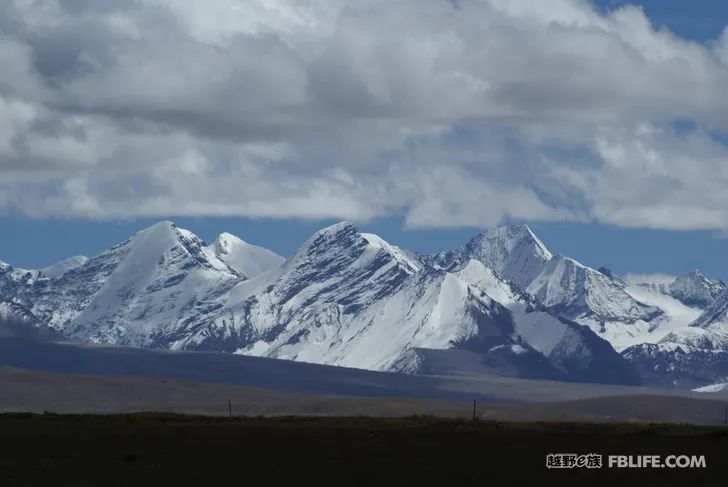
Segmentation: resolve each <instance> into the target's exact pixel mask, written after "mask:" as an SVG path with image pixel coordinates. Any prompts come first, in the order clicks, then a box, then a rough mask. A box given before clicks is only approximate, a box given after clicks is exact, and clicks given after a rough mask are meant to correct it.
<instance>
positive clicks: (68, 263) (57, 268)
mask: <svg viewBox="0 0 728 487" xmlns="http://www.w3.org/2000/svg"><path fill="white" fill-rule="evenodd" d="M86 262H88V257H86V256H84V255H75V256H73V257H69V258H68V259H64V260H62V261H60V262H57V263H55V264H53V265H51V266H48V267H45V268H43V269H41V271H40V272H41V274H42V275H43V276H45V277H48V278H50V279H58V278H59V277H62V276H63V275H64V274H66V273H67V272H70V271H72V270H73V269H76V268H78V267H81V266H82V265H84V264H85V263H86Z"/></svg>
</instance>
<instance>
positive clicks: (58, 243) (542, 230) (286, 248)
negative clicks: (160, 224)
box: [0, 217, 728, 280]
mask: <svg viewBox="0 0 728 487" xmlns="http://www.w3.org/2000/svg"><path fill="white" fill-rule="evenodd" d="M172 219H173V221H175V222H176V223H177V224H178V225H179V226H181V227H183V228H187V229H189V230H191V231H193V232H194V233H196V234H197V235H199V236H200V237H201V238H202V239H204V240H205V241H208V242H209V241H212V240H213V239H214V238H215V237H216V236H217V235H219V234H220V233H222V232H225V231H228V232H231V233H234V234H236V235H238V236H239V237H241V238H243V239H244V240H246V241H248V242H250V243H254V244H257V245H262V246H264V247H267V248H270V249H272V250H274V251H276V252H278V253H280V254H281V255H284V256H285V255H290V254H291V253H292V252H293V250H295V248H296V247H297V246H298V245H300V244H301V243H303V241H304V240H305V239H306V238H307V237H308V236H310V235H311V234H312V233H314V232H315V231H316V230H318V229H319V228H321V227H323V226H326V225H328V224H331V223H335V221H333V220H329V221H315V222H304V221H300V220H271V219H266V220H252V219H246V218H188V217H180V218H172ZM155 221H156V220H150V219H139V220H124V221H105V222H98V221H86V220H58V219H50V220H34V219H18V218H4V219H3V220H2V222H1V225H2V228H3V234H5V235H12V236H13V237H12V238H11V239H2V241H0V254H1V255H3V256H4V257H3V258H4V260H6V261H7V262H9V263H11V264H13V265H16V266H19V267H25V268H36V267H43V266H46V265H49V264H51V263H53V262H56V261H58V260H61V259H63V258H65V257H69V256H71V255H76V254H84V255H89V256H91V255H95V254H96V253H98V252H100V251H101V250H103V249H106V248H108V247H110V246H112V245H114V244H116V243H119V242H121V241H123V240H125V239H126V238H128V237H129V236H130V235H132V234H133V233H134V232H136V231H138V230H140V229H142V228H144V227H145V226H148V225H150V224H152V223H154V222H155ZM527 223H529V224H530V226H531V228H532V229H533V230H534V232H535V233H536V234H537V235H538V236H539V237H540V238H541V239H542V240H543V241H544V243H546V245H547V246H548V247H549V248H550V249H551V250H552V251H553V252H554V253H561V254H564V255H568V256H571V257H574V258H576V259H577V260H580V261H581V262H583V263H585V264H588V265H591V266H593V267H600V266H606V267H608V268H610V269H612V270H613V271H614V272H617V273H619V274H625V273H629V272H633V273H655V272H660V273H668V274H674V275H676V274H680V273H685V272H688V271H690V270H692V269H701V270H703V271H704V272H706V273H708V274H710V275H712V276H716V277H719V278H721V279H726V280H728V259H726V255H728V254H727V253H728V240H725V239H718V238H715V236H714V235H713V233H712V232H709V231H667V230H645V229H624V228H618V227H613V226H607V225H600V224H574V223H538V222H536V223H534V222H527ZM359 228H360V230H362V231H367V232H372V233H377V234H379V235H381V236H383V237H384V238H385V239H386V240H388V241H390V242H395V243H396V244H398V245H400V246H402V247H405V248H410V249H414V250H417V251H420V252H426V253H434V252H437V251H440V250H443V249H451V248H456V247H458V246H460V245H462V244H463V243H465V242H466V241H467V240H468V239H469V238H471V237H472V236H473V235H475V234H476V233H477V232H478V229H476V228H464V229H458V230H407V229H405V228H404V224H403V221H402V220H401V219H398V218H388V219H381V220H376V221H373V222H370V223H366V224H362V225H359Z"/></svg>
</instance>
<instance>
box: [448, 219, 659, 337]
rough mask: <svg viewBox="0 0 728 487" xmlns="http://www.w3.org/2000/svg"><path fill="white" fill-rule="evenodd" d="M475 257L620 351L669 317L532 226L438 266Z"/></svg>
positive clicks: (451, 255) (489, 237)
mask: <svg viewBox="0 0 728 487" xmlns="http://www.w3.org/2000/svg"><path fill="white" fill-rule="evenodd" d="M471 259H474V260H477V261H480V262H482V263H484V264H485V265H486V266H487V267H488V268H490V269H492V270H493V272H495V273H496V274H497V275H499V276H500V277H502V278H503V279H505V280H507V281H508V282H510V283H511V284H513V285H514V286H515V287H516V288H518V289H520V290H521V291H523V292H524V293H525V294H526V295H528V296H530V297H531V298H532V299H533V300H534V301H535V302H536V303H538V304H539V306H540V307H542V308H543V309H544V310H546V311H548V312H549V313H551V314H552V315H554V316H558V317H560V318H563V319H565V320H567V321H573V322H576V323H579V324H582V325H586V326H589V327H590V328H591V329H592V330H593V331H594V332H595V333H596V334H597V335H599V336H600V337H602V338H604V339H606V340H608V341H609V342H610V343H611V344H612V345H613V346H615V347H616V348H618V349H620V348H624V347H626V346H628V345H631V344H632V343H639V342H640V341H641V339H642V335H643V334H644V332H645V331H646V330H647V329H648V328H649V327H650V324H649V322H652V321H654V320H655V319H657V318H659V316H661V315H662V314H663V311H662V310H660V309H659V308H657V307H654V306H649V305H647V304H645V303H642V302H640V301H638V300H637V299H635V298H634V297H633V296H631V295H630V294H629V293H627V291H626V290H625V287H626V285H625V283H624V282H622V281H620V280H619V279H616V278H614V277H613V276H611V275H607V274H604V273H602V272H599V271H597V270H594V269H592V268H590V267H587V266H584V265H582V264H580V263H579V262H577V261H575V260H574V259H571V258H568V257H565V256H562V255H554V254H553V253H551V251H549V250H548V249H547V248H546V246H545V245H544V244H543V242H542V241H541V240H540V239H539V238H538V237H536V236H535V235H534V233H533V232H532V231H531V229H530V228H528V226H526V225H516V226H511V227H500V228H495V229H493V230H490V231H489V232H487V233H485V234H480V235H477V236H476V237H474V238H473V239H472V240H471V241H470V242H468V243H467V244H466V245H465V246H464V247H463V248H461V249H459V250H457V251H455V252H445V253H442V254H439V255H438V256H436V257H435V258H434V263H435V265H437V266H439V267H443V268H458V267H461V266H463V265H464V264H465V263H466V262H467V261H468V260H471Z"/></svg>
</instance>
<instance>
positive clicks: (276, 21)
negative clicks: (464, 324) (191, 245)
mask: <svg viewBox="0 0 728 487" xmlns="http://www.w3.org/2000/svg"><path fill="white" fill-rule="evenodd" d="M723 4H724V2H715V1H709V0H696V1H691V2H684V1H677V0H675V1H670V0H649V1H643V2H623V1H616V0H602V1H598V2H587V1H583V0H548V1H540V2H532V1H530V0H458V1H453V0H425V1H422V0H400V1H396V2H391V1H385V0H364V1H357V2H353V1H346V0H295V1H294V0H265V1H264V0H246V1H244V2H243V1H238V0H209V1H206V2H196V1H193V0H118V1H115V2H93V1H90V0H47V1H44V2H33V1H31V0H8V1H5V2H2V5H0V63H2V66H3V71H2V75H0V260H2V261H5V262H8V263H10V264H12V265H15V266H19V267H25V268H37V267H42V266H45V265H49V264H50V263H52V262H55V261H57V260H60V259H62V258H64V257H67V256H70V255H75V254H86V255H94V254H96V253H99V252H100V251H102V250H104V249H105V248H107V247H109V246H111V245H113V244H115V243H118V242H120V241H122V240H124V239H126V238H128V237H129V236H130V235H131V234H132V233H133V232H135V231H137V230H139V229H141V228H143V227H144V226H147V225H149V224H150V223H153V222H154V221H157V220H160V219H172V220H174V221H175V222H177V223H178V224H179V225H180V226H182V227H185V228H189V229H190V230H192V231H194V232H196V233H198V234H199V235H200V236H201V237H202V238H204V239H206V240H211V239H213V238H214V237H215V236H216V235H217V234H218V233H220V232H222V231H229V232H231V233H235V234H237V235H239V236H240V237H242V238H243V239H245V240H247V241H250V242H251V243H256V244H261V245H264V246H266V247H269V248H271V249H272V250H274V251H276V252H279V253H281V254H282V255H287V254H290V253H291V252H292V250H293V249H294V248H295V247H296V246H297V245H299V244H300V243H301V242H302V241H303V240H304V239H305V238H306V237H307V236H308V235H310V234H311V233H313V232H314V231H315V230H317V229H318V228H321V227H323V226H325V225H327V224H329V223H332V222H335V221H339V220H343V219H346V220H351V221H353V222H354V223H356V224H357V225H358V226H359V227H360V228H361V229H362V230H366V231H372V232H375V233H379V234H381V235H382V236H383V237H384V238H386V239H387V240H389V241H391V242H393V243H396V244H398V245H400V246H403V247H407V248H411V249H414V250H418V251H422V252H434V251H437V250H441V249H444V248H452V247H456V246H459V245H461V244H462V243H464V242H465V241H466V240H467V239H468V238H469V237H470V236H472V235H473V234H475V233H477V232H478V231H479V230H480V229H483V228H487V227H491V226H495V225H499V224H504V223H528V224H529V225H531V227H532V228H533V229H534V230H535V231H536V233H537V234H538V235H539V236H540V237H541V238H542V239H543V240H544V241H545V242H546V244H547V245H548V246H549V247H550V248H551V249H552V250H553V251H555V252H558V253H563V254H566V255H570V256H572V257H575V258H577V259H579V260H581V261H582V262H584V263H586V264H589V265H592V266H594V267H599V266H602V265H604V266H607V267H610V268H612V269H613V270H614V271H615V272H619V273H626V272H639V273H651V272H663V273H671V274H677V273H681V272H687V271H689V270H692V269H694V268H699V269H702V270H703V271H705V272H706V273H707V274H710V275H714V276H717V277H720V278H723V279H728V258H726V257H728V238H727V237H728V191H726V188H727V187H728V97H725V96H723V93H724V91H725V87H726V86H728V33H726V31H725V27H726V24H727V23H728V5H723Z"/></svg>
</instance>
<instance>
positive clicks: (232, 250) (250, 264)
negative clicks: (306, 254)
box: [207, 233, 285, 279]
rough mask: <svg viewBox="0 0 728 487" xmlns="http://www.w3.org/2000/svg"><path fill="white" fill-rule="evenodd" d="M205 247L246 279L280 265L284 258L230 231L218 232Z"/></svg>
mask: <svg viewBox="0 0 728 487" xmlns="http://www.w3.org/2000/svg"><path fill="white" fill-rule="evenodd" d="M207 249H208V250H209V251H210V252H212V253H213V254H214V255H215V257H217V258H218V259H220V260H221V261H223V262H225V263H226V264H227V265H228V266H230V267H231V268H232V269H235V270H236V271H238V272H239V273H240V274H241V275H242V276H245V277H246V278H248V279H249V278H251V277H255V276H257V275H258V274H260V273H262V272H265V271H267V270H269V269H272V268H274V267H276V266H278V265H280V264H281V263H282V262H283V261H284V260H285V259H284V258H283V257H281V256H280V255H278V254H276V253H275V252H272V251H270V250H268V249H265V248H263V247H258V246H257V245H251V244H249V243H247V242H245V241H243V240H241V239H240V238H238V237H236V236H235V235H232V234H230V233H222V234H220V236H219V237H217V239H216V240H215V241H214V242H213V243H212V244H210V245H209V246H207Z"/></svg>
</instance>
